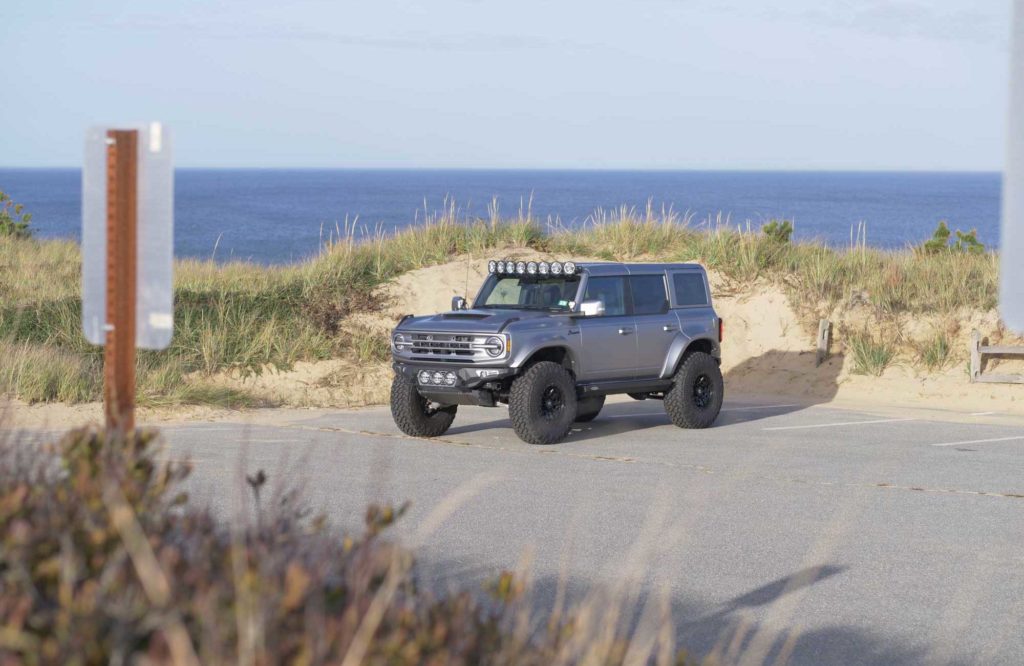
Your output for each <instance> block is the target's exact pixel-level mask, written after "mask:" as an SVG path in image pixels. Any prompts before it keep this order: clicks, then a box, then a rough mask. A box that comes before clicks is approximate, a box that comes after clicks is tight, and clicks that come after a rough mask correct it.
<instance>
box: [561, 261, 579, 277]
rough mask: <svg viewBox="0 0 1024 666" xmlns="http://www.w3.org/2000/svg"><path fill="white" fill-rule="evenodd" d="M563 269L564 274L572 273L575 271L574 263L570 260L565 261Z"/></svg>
mask: <svg viewBox="0 0 1024 666" xmlns="http://www.w3.org/2000/svg"><path fill="white" fill-rule="evenodd" d="M564 269H565V274H566V275H572V274H573V273H575V272H576V264H575V263H573V262H571V261H567V262H565V266H564Z"/></svg>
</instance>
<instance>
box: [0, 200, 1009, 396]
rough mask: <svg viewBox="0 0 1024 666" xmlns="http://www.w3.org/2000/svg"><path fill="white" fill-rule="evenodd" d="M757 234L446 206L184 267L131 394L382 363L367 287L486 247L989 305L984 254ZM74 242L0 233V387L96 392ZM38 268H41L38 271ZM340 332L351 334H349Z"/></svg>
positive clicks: (774, 230) (652, 217) (622, 214)
mask: <svg viewBox="0 0 1024 666" xmlns="http://www.w3.org/2000/svg"><path fill="white" fill-rule="evenodd" d="M769 226H770V225H766V226H765V228H764V229H762V230H760V231H751V230H749V229H748V230H742V229H737V228H736V227H734V226H728V225H725V224H722V223H721V221H719V223H717V224H711V223H709V224H707V225H694V224H693V220H692V219H691V218H690V217H686V216H684V217H679V216H677V215H676V214H674V213H673V212H671V211H660V212H655V211H654V210H652V209H651V208H650V207H649V208H648V209H647V210H645V211H636V210H632V209H626V208H622V209H618V210H615V211H606V212H601V213H598V214H597V215H595V217H594V220H593V223H592V224H588V225H586V226H585V227H584V228H581V229H578V230H571V231H570V230H565V229H557V228H552V229H550V230H549V231H547V232H545V231H543V230H542V227H541V225H540V224H539V223H538V221H537V220H536V219H534V218H532V217H531V216H530V213H529V212H528V211H527V212H526V213H525V214H524V213H521V214H520V215H519V216H518V217H514V218H511V219H508V220H503V219H500V218H499V217H498V215H497V212H496V211H495V212H494V214H493V215H492V218H491V219H489V220H475V221H464V220H460V219H458V216H457V212H456V210H455V208H454V206H451V207H450V208H448V209H446V210H445V211H444V212H443V213H442V214H440V215H438V216H434V217H429V218H428V219H427V220H426V222H425V223H424V224H422V225H419V226H416V227H413V228H410V229H408V230H406V231H403V232H402V233H399V234H396V235H394V236H390V237H385V236H383V235H375V236H369V237H366V238H360V237H357V234H356V233H355V232H353V231H351V230H348V231H346V232H344V233H340V234H339V235H338V238H337V239H335V240H333V241H332V242H330V243H328V244H326V245H325V246H324V248H323V251H322V252H321V253H320V254H319V255H317V256H316V257H314V258H312V259H309V260H307V261H304V262H301V263H297V264H293V265H287V266H275V267H264V266H257V265H253V264H248V263H240V262H233V263H227V264H214V263H212V262H208V261H205V262H204V261H195V260H186V261H179V262H178V264H177V267H176V284H175V298H176V313H175V335H174V340H173V343H172V345H171V347H170V349H168V350H166V351H162V352H158V353H157V352H145V353H142V354H140V356H139V361H138V362H139V371H138V377H139V391H140V402H141V403H142V404H174V403H191V402H214V403H216V404H220V405H228V406H230V405H236V406H244V405H248V404H253V403H254V402H255V398H253V397H252V396H249V395H246V394H245V393H244V392H241V391H238V390H235V389H228V388H224V387H223V386H222V385H221V384H217V385H214V384H213V383H212V382H209V381H208V378H209V377H210V376H211V375H213V374H215V373H219V372H223V371H233V372H237V373H239V374H242V375H246V374H256V373H260V372H263V371H264V370H265V369H266V368H268V367H269V368H279V369H287V368H289V367H291V366H292V365H293V364H294V363H295V362H297V361H301V360H318V359H326V358H347V359H350V360H353V361H356V362H360V363H367V362H372V361H379V360H386V359H387V357H388V348H387V341H386V340H385V339H384V337H383V336H381V335H380V334H379V333H375V332H373V331H371V330H363V329H356V330H355V331H354V332H349V331H346V334H342V332H341V331H340V328H339V327H340V326H342V322H343V320H344V318H345V317H346V316H347V315H348V314H349V313H354V312H368V311H374V310H376V309H379V308H380V307H381V303H379V302H378V300H377V296H375V290H376V288H377V287H379V286H380V285H382V284H383V283H385V282H387V281H388V280H390V279H392V278H394V277H396V276H398V275H401V274H402V273H404V272H407V271H410V270H413V269H416V268H421V267H424V266H429V265H433V264H441V263H445V262H448V261H450V260H451V259H452V258H453V257H454V256H455V255H460V254H461V255H465V254H472V255H474V256H478V257H480V258H481V259H483V258H484V257H486V256H490V255H492V254H494V253H495V252H501V253H514V252H515V251H516V250H517V249H520V250H522V249H535V250H540V251H545V252H550V253H553V254H556V255H560V256H591V257H603V258H606V259H617V260H626V261H630V260H638V259H645V258H646V259H657V260H667V261H698V262H701V263H703V264H704V265H706V266H707V267H708V268H710V269H713V270H716V271H718V272H719V273H720V274H721V275H723V276H724V277H725V278H726V279H728V280H730V281H732V282H734V283H735V284H736V285H737V286H741V287H742V286H749V285H752V284H754V283H755V282H757V281H758V280H764V281H768V282H771V283H774V284H778V285H780V286H781V287H782V288H784V289H785V290H786V292H787V294H788V296H789V298H790V300H791V302H792V303H793V305H794V306H795V308H796V309H797V310H798V312H800V313H801V314H802V315H804V316H806V317H807V318H808V320H813V319H816V317H817V316H819V314H821V313H825V312H828V311H830V310H831V309H832V308H834V307H838V306H847V305H850V304H851V303H856V304H862V305H864V306H867V307H868V308H869V309H870V311H871V312H872V313H874V316H876V317H877V318H878V319H879V320H887V321H888V320H891V319H893V318H895V317H896V316H897V315H900V314H904V313H909V314H921V313H927V314H929V315H943V314H947V315H956V314H957V313H960V312H962V311H964V310H971V311H977V310H982V311H984V310H988V309H991V308H993V307H994V306H995V304H996V293H997V288H996V286H997V275H998V259H997V256H996V255H995V254H994V253H991V252H984V251H974V250H971V249H968V250H966V251H948V252H945V251H944V252H935V253H932V252H922V251H910V250H907V251H883V250H873V249H870V248H863V247H858V248H856V249H850V250H841V249H840V250H837V249H832V248H827V247H824V246H822V245H820V244H814V243H792V242H785V240H786V239H788V238H789V236H790V234H791V232H792V225H791V224H790V223H788V222H779V223H777V224H776V226H774V227H771V230H768V227H769ZM79 262H80V259H79V254H78V249H77V247H76V246H75V245H74V244H73V243H68V242H59V241H48V242H39V241H36V240H33V239H31V238H14V237H10V236H0V355H2V357H3V358H5V359H16V362H14V363H5V364H4V365H3V366H0V394H2V393H8V394H11V395H14V396H16V397H19V398H21V399H23V400H27V401H53V400H59V401H68V402H77V401H82V400H95V399H98V398H99V395H100V386H99V377H100V370H99V369H100V367H101V361H102V358H101V351H100V350H99V349H97V348H93V347H91V346H89V345H88V344H87V343H86V342H85V340H84V339H83V337H82V335H81V332H80V322H79V317H80V302H79V273H80V264H79ZM39 276H46V277H45V279H42V278H40V277H39ZM349 333H351V334H349Z"/></svg>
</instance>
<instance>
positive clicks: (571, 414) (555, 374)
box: [508, 361, 576, 444]
mask: <svg viewBox="0 0 1024 666" xmlns="http://www.w3.org/2000/svg"><path fill="white" fill-rule="evenodd" d="M508 415H509V418H510V419H511V421H512V429H513V430H515V431H516V435H518V436H519V439H521V440H523V441H524V442H526V443H528V444H554V443H555V442H560V441H562V440H563V439H565V436H566V435H568V434H569V428H571V427H572V423H573V421H574V420H575V419H576V384H575V382H574V381H573V378H572V375H571V374H569V371H568V370H566V369H565V368H563V367H562V366H560V365H559V364H557V363H552V362H551V361H541V362H540V363H537V364H535V365H532V366H530V368H529V369H528V370H527V371H526V372H524V373H523V374H522V375H520V376H519V377H517V378H516V380H515V381H514V382H512V389H511V391H509V396H508Z"/></svg>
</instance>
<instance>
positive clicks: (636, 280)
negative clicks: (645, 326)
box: [629, 275, 668, 315]
mask: <svg viewBox="0 0 1024 666" xmlns="http://www.w3.org/2000/svg"><path fill="white" fill-rule="evenodd" d="M629 288H630V290H631V292H632V294H633V314H637V315H650V314H661V313H663V312H666V311H667V310H668V296H666V295H665V277H664V276H663V275H630V276H629Z"/></svg>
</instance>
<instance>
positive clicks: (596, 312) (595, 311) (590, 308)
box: [580, 300, 604, 317]
mask: <svg viewBox="0 0 1024 666" xmlns="http://www.w3.org/2000/svg"><path fill="white" fill-rule="evenodd" d="M580 314H582V315H583V316H584V317H600V316H602V315H603V314H604V301H601V300H597V301H583V302H582V303H580Z"/></svg>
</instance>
